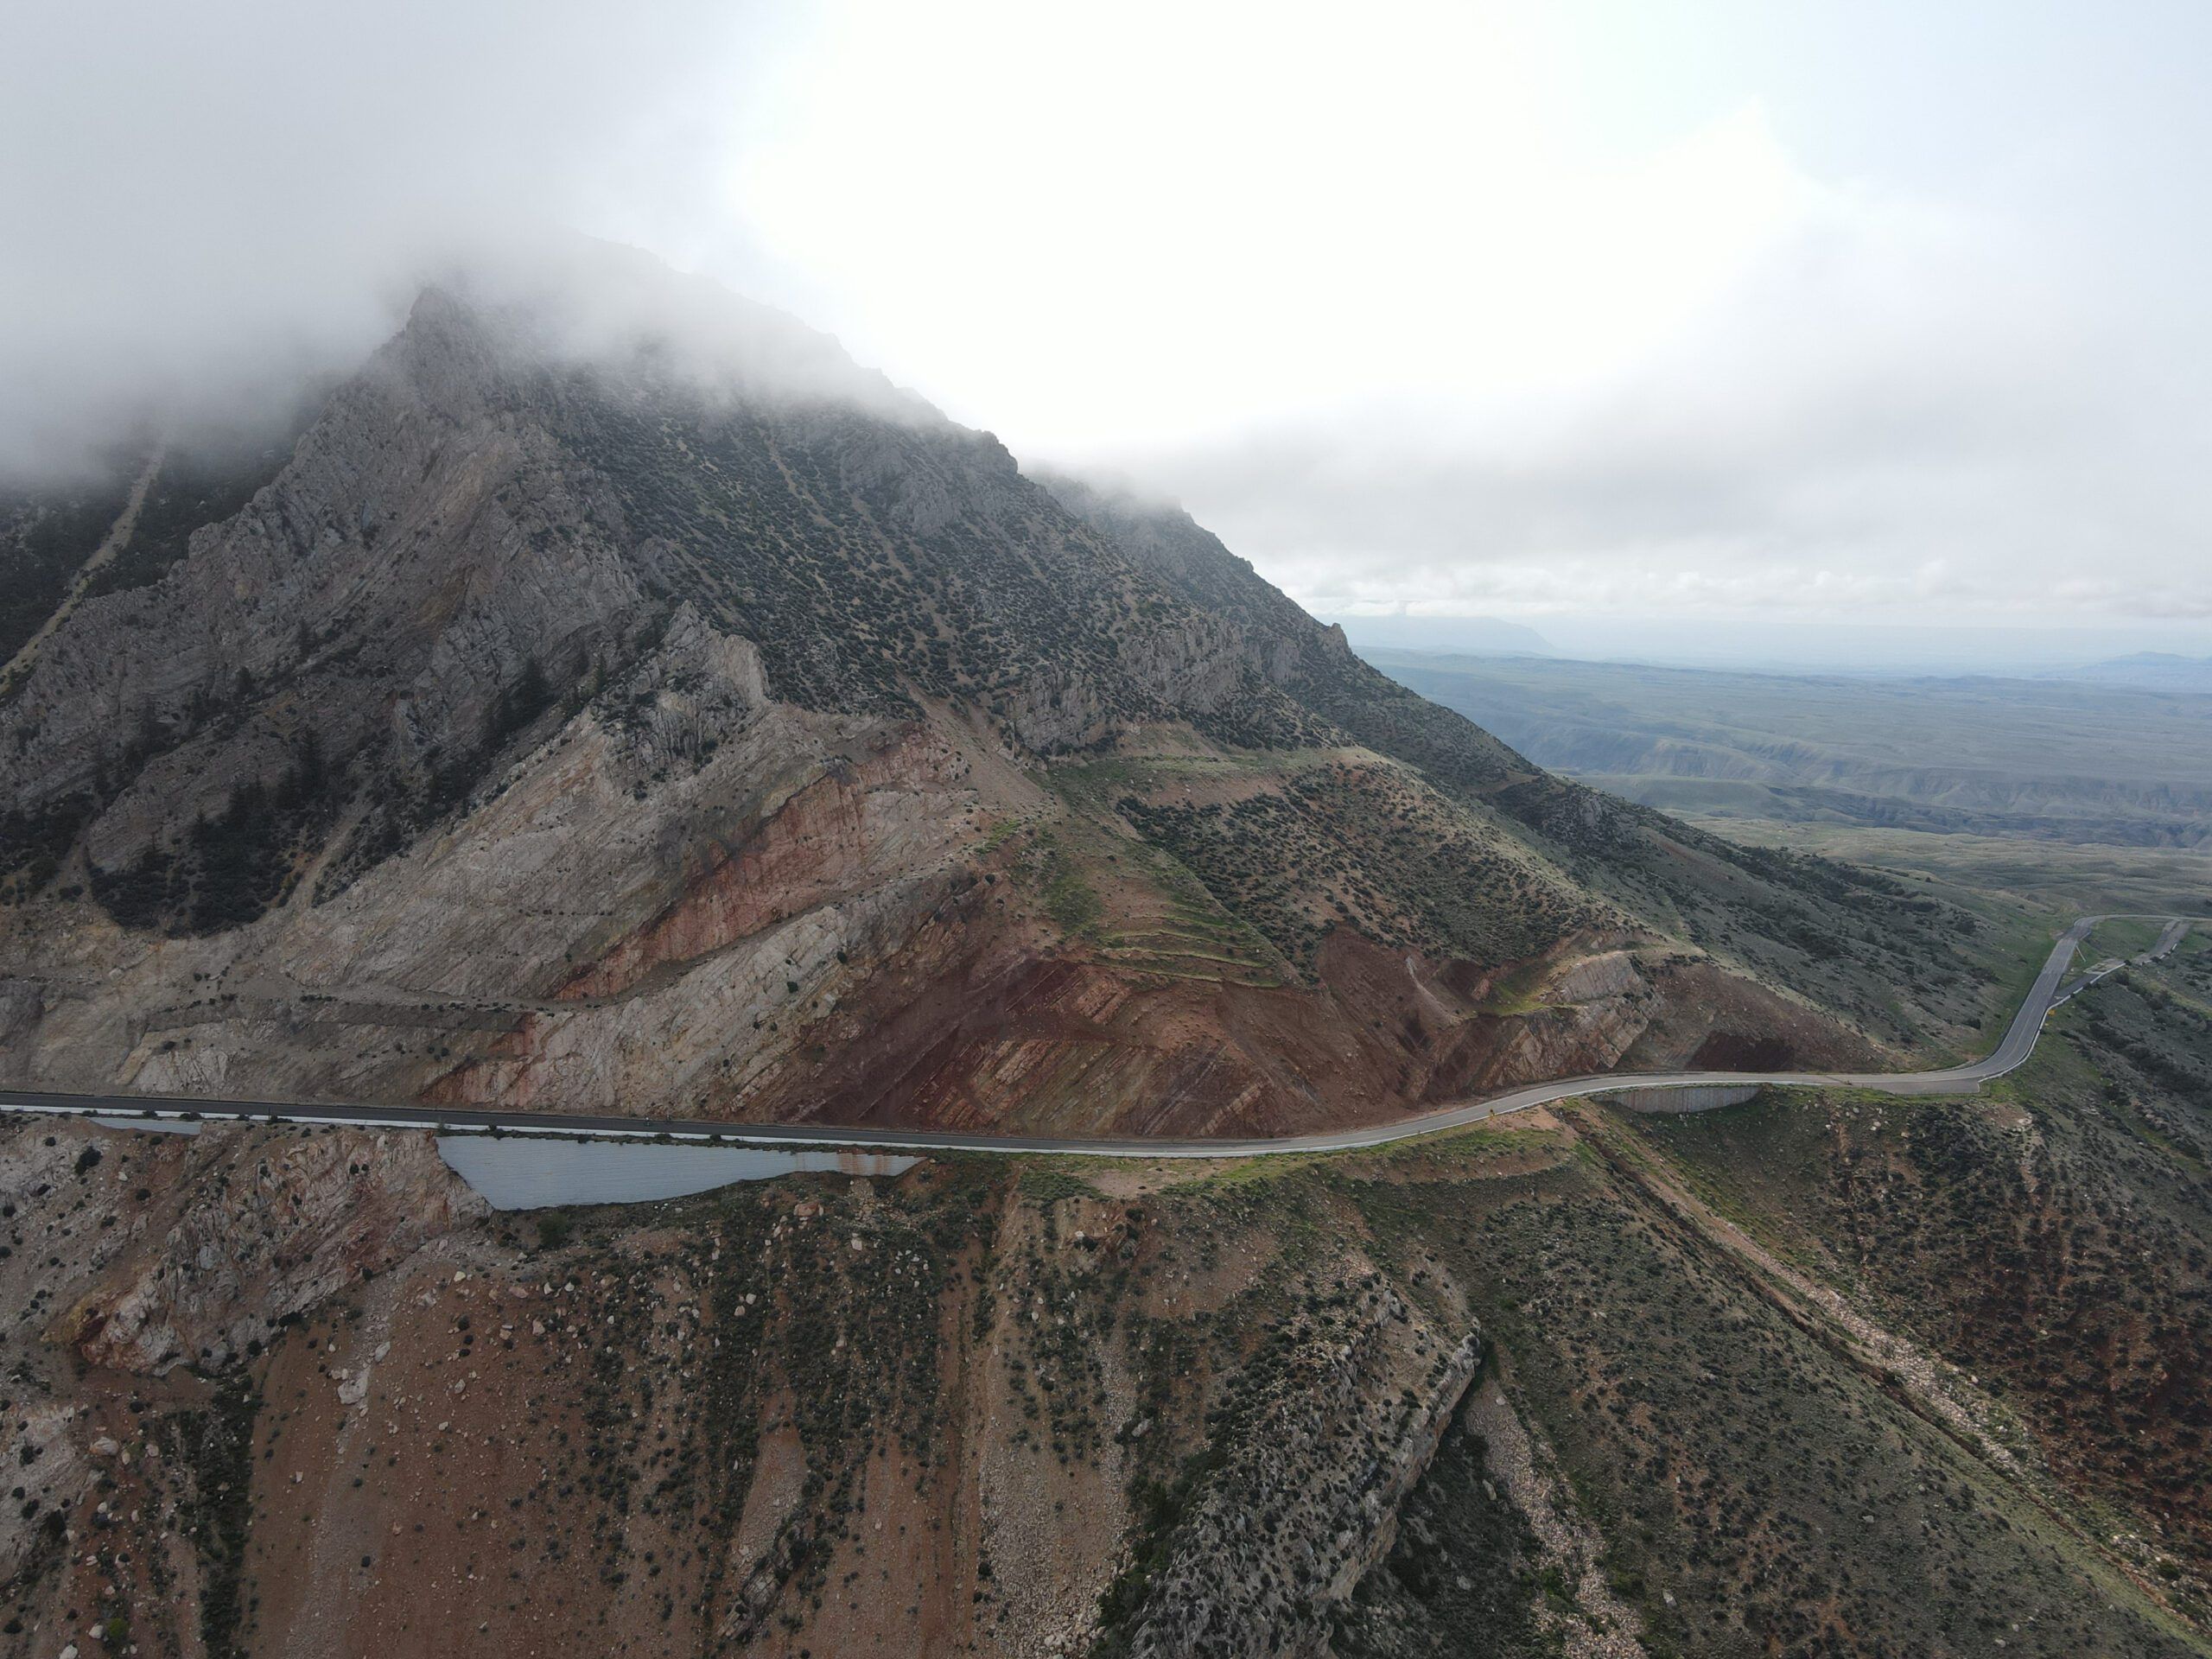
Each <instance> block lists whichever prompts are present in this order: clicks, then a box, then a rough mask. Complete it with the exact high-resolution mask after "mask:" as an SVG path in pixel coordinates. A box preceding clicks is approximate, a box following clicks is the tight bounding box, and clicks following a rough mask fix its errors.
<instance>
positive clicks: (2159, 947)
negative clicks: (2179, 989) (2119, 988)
mask: <svg viewBox="0 0 2212 1659" xmlns="http://www.w3.org/2000/svg"><path fill="white" fill-rule="evenodd" d="M2133 919H2135V920H2138V921H2140V920H2145V919H2156V918H2142V917H2137V918H2133ZM2189 921H2190V918H2188V917H2186V916H2174V917H2170V918H2167V919H2166V931H2164V932H2163V933H2161V934H2159V935H2158V943H2157V944H2154V945H2152V947H2151V948H2150V949H2149V950H2145V952H2144V953H2143V954H2142V955H2141V956H2139V957H2129V958H2128V962H2133V963H2143V964H2148V963H2153V962H2156V961H2158V959H2159V958H2160V957H2170V956H2171V955H2173V953H2174V947H2175V946H2176V945H2177V944H2180V943H2181V940H2182V935H2183V934H2184V933H2186V932H2188V931H2189ZM2126 966H2127V962H2122V961H2121V960H2120V958H2119V957H2113V959H2112V960H2111V961H2109V962H2101V963H2098V964H2097V965H2096V966H2095V967H2094V968H2091V969H2088V970H2087V971H2086V972H2085V973H2083V974H2082V976H2081V977H2080V978H2078V979H2076V980H2075V981H2074V982H2072V983H2071V984H2069V985H2064V986H2062V987H2061V988H2059V992H2058V995H2057V996H2056V998H2055V999H2053V1001H2052V1002H2051V1007H2054V1008H2055V1007H2057V1006H2058V1005H2059V1004H2060V1003H2061V1002H2070V1001H2073V1000H2074V999H2075V997H2077V996H2079V995H2081V994H2082V992H2084V991H2086V990H2088V988H2089V987H2090V986H2092V985H2094V984H2095V983H2096V982H2098V981H2099V980H2101V979H2104V978H2107V976H2111V975H2113V974H2116V973H2118V972H2119V971H2120V969H2123V968H2125V967H2126Z"/></svg>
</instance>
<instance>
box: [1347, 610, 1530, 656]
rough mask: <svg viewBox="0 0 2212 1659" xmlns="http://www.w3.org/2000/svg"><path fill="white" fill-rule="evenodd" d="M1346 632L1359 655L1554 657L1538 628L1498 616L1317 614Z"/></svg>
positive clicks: (1352, 646)
mask: <svg viewBox="0 0 2212 1659" xmlns="http://www.w3.org/2000/svg"><path fill="white" fill-rule="evenodd" d="M1316 615H1317V618H1318V620H1320V621H1323V622H1326V623H1332V624H1334V625H1335V626H1338V627H1340V628H1342V629H1343V630H1344V638H1345V639H1348V640H1350V641H1351V648H1352V649H1353V650H1354V651H1357V652H1363V653H1364V652H1368V651H1370V650H1373V651H1426V652H1467V653H1469V654H1470V655H1472V656H1477V657H1549V656H1553V655H1554V654H1555V653H1554V650H1553V647H1552V644H1551V641H1549V640H1548V639H1545V638H1544V636H1543V635H1542V634H1541V633H1538V632H1536V631H1535V629H1534V628H1531V627H1528V626H1523V625H1522V624H1521V623H1518V622H1507V621H1503V620H1500V619H1498V618H1497V617H1494V616H1345V615H1332V614H1330V613H1325V612H1322V613H1316Z"/></svg>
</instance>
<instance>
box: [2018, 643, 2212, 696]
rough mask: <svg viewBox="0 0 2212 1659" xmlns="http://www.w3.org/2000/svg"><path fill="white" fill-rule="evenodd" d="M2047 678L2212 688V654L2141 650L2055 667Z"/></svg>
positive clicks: (2168, 687)
mask: <svg viewBox="0 0 2212 1659" xmlns="http://www.w3.org/2000/svg"><path fill="white" fill-rule="evenodd" d="M2044 678H2046V679H2055V680H2080V681H2084V682H2086V683H2089V684H2091V685H2131V686H2139V687H2140V688H2142V689H2143V690H2147V691H2184V692H2204V691H2212V657H2183V656H2180V655H2178V654H2177V653H2175V652H2170V651H2139V652H2132V653H2131V654H2129V655H2128V656H2126V657H2109V658H2106V659H2105V660H2103V661H2102V662H2096V663H2085V664H2082V666H2081V667H2079V668H2067V669H2053V670H2052V671H2050V672H2049V673H2048V674H2046V675H2044Z"/></svg>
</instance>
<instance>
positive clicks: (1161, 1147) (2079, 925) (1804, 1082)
mask: <svg viewBox="0 0 2212 1659" xmlns="http://www.w3.org/2000/svg"><path fill="white" fill-rule="evenodd" d="M2108 919H2113V918H2107V917H2102V916H2085V917H2083V918H2082V919H2081V920H2079V921H2077V922H2075V924H2074V925H2073V926H2071V927H2069V928H2068V929H2067V930H2066V931H2065V933H2064V934H2063V936H2061V938H2059V941H2058V943H2057V944H2056V946H2054V947H2053V948H2052V950H2051V953H2050V959H2049V960H2048V961H2046V962H2045V963H2044V966H2043V971H2042V973H2040V974H2039V975H2037V976H2036V982H2035V984H2034V986H2033V987H2032V988H2031V989H2030V990H2029V992H2028V995H2027V998H2026V1000H2025V1001H2023V1002H2022V1003H2021V1005H2020V1010H2019V1012H2018V1014H2014V1015H2013V1016H2012V1024H2011V1025H2010V1026H2008V1027H2006V1028H2005V1036H2004V1039H2003V1040H2001V1041H2000V1042H1999V1044H1998V1045H1997V1047H1996V1049H1995V1050H1994V1051H1993V1052H1992V1053H1991V1054H1990V1055H1989V1056H1988V1058H1986V1059H1980V1060H1975V1061H1974V1062H1973V1063H1971V1064H1970V1065H1957V1066H1952V1067H1950V1068H1948V1070H1944V1071H1859V1072H1822V1071H1777V1072H1753V1071H1614V1072H1607V1073H1604V1074H1601V1075H1599V1076H1593V1077H1565V1078H1560V1079H1559V1080H1557V1081H1554V1082H1551V1083H1532V1084H1524V1085H1523V1086H1522V1087H1520V1088H1518V1089H1511V1090H1505V1091H1504V1092H1503V1093H1500V1094H1496V1095H1489V1096H1483V1097H1482V1098H1480V1099H1475V1100H1466V1101H1461V1102H1458V1103H1454V1104H1452V1105H1450V1106H1446V1107H1440V1108H1439V1109H1436V1110H1434V1111H1430V1112H1424V1113H1422V1114H1421V1115H1420V1116H1415V1117H1406V1118H1399V1119H1397V1120H1395V1122H1389V1123H1377V1124H1371V1125H1369V1126H1367V1127H1365V1128H1356V1129H1340V1130H1332V1131H1329V1132H1328V1133H1325V1134H1320V1135H1282V1136H1279V1137H1275V1138H1273V1139H1266V1140H1169V1139H1154V1138H1148V1137H1146V1136H1142V1135H1135V1136H1128V1137H1122V1138H1118V1139H1086V1138H1083V1137H1077V1136H1065V1137H1064V1136H1055V1135H977V1134H961V1133H956V1132H953V1131H949V1130H944V1129H885V1128H838V1127H836V1126H832V1125H829V1124H819V1123H728V1122H715V1121H714V1120H710V1119H697V1118H690V1119H646V1118H637V1117H584V1116H570V1115H569V1114H566V1113H560V1112H491V1111H472V1110H466V1109H461V1108H457V1107H456V1108H445V1109H441V1108H435V1107H423V1106H377V1105H349V1106H340V1105H330V1104H307V1103H284V1102H279V1101H264V1100H200V1099H188V1098H186V1097H183V1096H174V1095H170V1096H149V1095H92V1094H42V1093H37V1092H34V1091H29V1090H0V1111H15V1112H79V1113H91V1114H97V1115H105V1116H127V1117H140V1118H143V1117H156V1116H158V1117H164V1118H179V1117H188V1116H199V1117H221V1118H262V1119H268V1118H281V1119H283V1121H284V1122H291V1123H353V1124H362V1125H368V1126H372V1127H378V1128H416V1129H419V1128H434V1129H449V1130H465V1129H499V1130H503V1131H505V1132H507V1133H509V1134H536V1135H570V1136H588V1137H594V1138H595V1137H602V1136H658V1135H670V1136H672V1137H674V1138H676V1139H678V1140H686V1141H705V1140H709V1139H716V1140H720V1141H726V1142H729V1143H733V1144H737V1145H743V1146H801V1147H887V1148H898V1149H900V1150H906V1151H915V1152H1000V1153H1005V1152H1052V1153H1077V1154H1090V1155H1096V1156H1106V1157H1124V1158H1243V1157H1250V1156H1254V1155H1255V1154H1262V1153H1284V1152H1350V1151H1354V1150H1357V1149H1358V1148H1360V1147H1380V1146H1385V1145H1388V1144H1389V1142H1391V1141H1404V1140H1408V1139H1410V1138H1411V1137H1413V1136H1414V1135H1433V1134H1434V1133H1436V1132H1437V1131H1438V1130H1440V1129H1456V1128H1464V1127H1465V1126H1466V1125H1468V1124H1470V1123H1478V1122H1481V1121H1482V1120H1483V1119H1484V1118H1487V1117H1497V1116H1502V1115H1503V1114H1505V1113H1508V1112H1520V1111H1526V1110H1528V1109H1529V1108H1530V1107H1532V1106H1544V1105H1548V1104H1550V1103H1553V1102H1554V1101H1560V1100H1571V1099H1574V1098H1577V1097H1581V1096H1590V1095H1595V1094H1603V1093H1605V1092H1606V1091H1608V1090H1620V1089H1639V1090H1642V1089H1683V1088H1711V1087H1727V1086H1730V1085H1742V1084H1783V1085H1785V1086H1789V1087H1795V1088H1822V1087H1839V1086H1840V1087H1844V1088H1851V1089H1873V1090H1880V1091H1882V1092H1883V1093H1885V1094H1891V1095H1951V1094H1972V1093H1974V1091H1975V1090H1977V1089H1979V1088H1980V1086H1981V1085H1982V1084H1984V1083H1986V1082H1987V1081H1988V1080H1989V1079H1990V1078H1992V1077H2001V1076H2002V1075H2004V1073H2005V1072H2007V1071H2011V1070H2012V1068H2013V1067H2015V1066H2017V1065H2019V1064H2020V1063H2021V1062H2022V1061H2024V1060H2025V1059H2026V1058H2028V1056H2029V1054H2030V1053H2031V1052H2033V1051H2034V1048H2035V1045H2036V1038H2037V1035H2039V1034H2040V1033H2041V1032H2042V1030H2043V1023H2044V1019H2045V1018H2046V1017H2047V1016H2048V1015H2049V1014H2050V1010H2051V1007H2053V1005H2054V1003H2055V1002H2056V1001H2057V999H2058V995H2059V986H2060V983H2061V982H2062V981H2063V980H2064V979H2065V977H2066V970H2067V969H2068V967H2069V965H2070V964H2071V963H2072V962H2073V960H2074V953H2075V948H2076V947H2077V946H2078V945H2079V944H2081V942H2082V939H2083V938H2085V937H2086V936H2087V935H2088V931H2089V930H2090V929H2091V928H2092V927H2094V925H2096V924H2097V923H2099V922H2101V921H2105V920H2108ZM2137 919H2140V918H2137ZM2148 919H2153V920H2158V921H2164V922H2166V923H2168V924H2169V926H2168V929H2167V933H2166V936H2165V937H2164V938H2162V939H2161V941H2160V944H2159V946H2158V947H2157V948H2155V949H2154V951H2153V953H2152V954H2164V951H2165V950H2171V949H2172V948H2173V946H2174V944H2176V943H2177V942H2178V941H2179V940H2180V938H2181V936H2182V934H2183V932H2184V931H2187V928H2188V925H2189V924H2188V922H2187V921H2186V920H2184V919H2183V918H2173V917H2156V918H2148ZM2085 982H2086V981H2085ZM2079 988H2080V985H2079V984H2076V985H2075V986H2074V987H2072V988H2069V994H2070V991H2071V990H2075V989H2079Z"/></svg>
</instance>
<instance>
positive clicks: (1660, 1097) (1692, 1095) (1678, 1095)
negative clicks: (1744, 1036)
mask: <svg viewBox="0 0 2212 1659" xmlns="http://www.w3.org/2000/svg"><path fill="white" fill-rule="evenodd" d="M1758 1091H1759V1086H1758V1084H1755V1083H1729V1084H1704V1085H1702V1086H1700V1087H1698V1088H1694V1089H1624V1090H1621V1091H1620V1092H1619V1093H1618V1094H1610V1095H1607V1096H1605V1098H1606V1099H1607V1100H1609V1101H1611V1103H1613V1104H1614V1105H1616V1106H1625V1107H1627V1108H1628V1109H1629V1110H1630V1111H1631V1112H1709V1111H1712V1110H1713V1109H1714V1108H1715V1107H1719V1106H1740V1105H1742V1104H1743V1103H1745V1101H1747V1100H1749V1099H1750V1098H1751V1096H1753V1095H1756V1094H1757V1093H1758Z"/></svg>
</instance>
